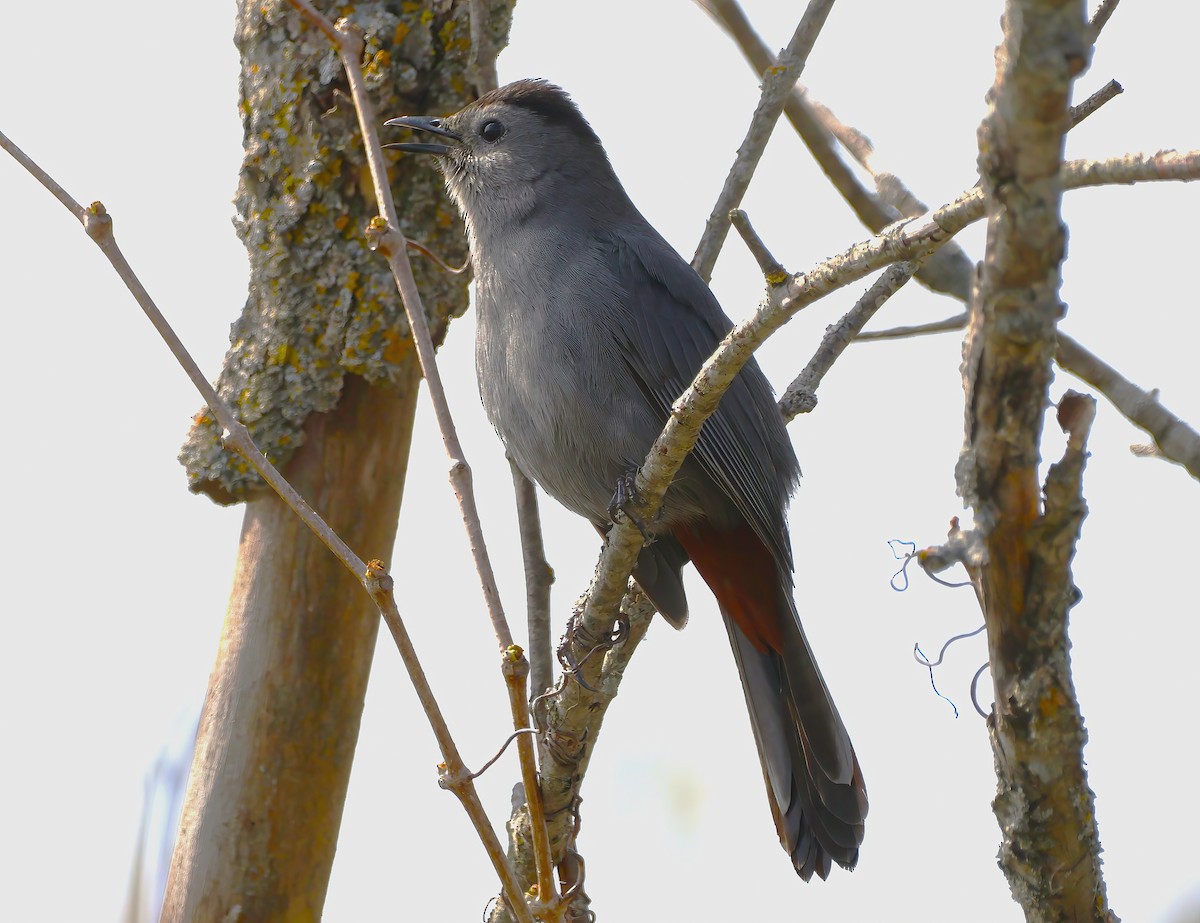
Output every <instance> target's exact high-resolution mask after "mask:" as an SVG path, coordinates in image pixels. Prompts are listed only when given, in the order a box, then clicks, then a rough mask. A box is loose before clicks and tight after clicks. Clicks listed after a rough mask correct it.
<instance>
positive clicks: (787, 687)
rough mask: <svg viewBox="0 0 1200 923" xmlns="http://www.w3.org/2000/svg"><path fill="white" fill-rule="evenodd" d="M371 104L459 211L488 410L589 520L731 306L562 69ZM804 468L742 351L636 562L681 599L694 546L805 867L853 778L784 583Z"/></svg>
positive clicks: (658, 587)
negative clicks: (417, 137) (428, 98)
mask: <svg viewBox="0 0 1200 923" xmlns="http://www.w3.org/2000/svg"><path fill="white" fill-rule="evenodd" d="M387 124H388V125H398V126H404V127H407V128H414V129H418V130H420V131H423V132H427V133H429V134H430V135H433V136H434V138H435V139H436V140H434V141H432V142H419V143H418V142H410V143H403V144H393V145H389V146H390V147H393V148H399V149H401V150H406V151H415V152H420V153H427V154H434V155H436V157H437V163H438V165H439V166H440V168H441V170H442V172H443V173H444V174H445V177H446V187H447V188H448V189H449V191H450V195H451V196H452V197H453V198H454V201H455V202H456V203H457V204H458V207H459V209H460V210H461V212H462V214H463V217H464V218H465V219H466V223H467V232H468V235H469V238H470V245H471V261H472V264H473V267H474V270H475V304H476V309H477V311H478V318H477V321H478V334H477V339H476V342H475V365H476V370H477V372H478V374H479V391H480V395H481V396H482V398H483V405H484V408H485V409H486V410H487V414H488V417H489V419H490V420H491V421H492V423H493V424H494V425H495V427H496V430H497V431H498V432H499V434H500V438H501V439H503V440H504V443H505V445H506V446H507V447H508V450H509V452H510V453H511V454H512V456H513V458H515V459H516V461H517V464H518V465H519V466H520V468H521V470H522V471H524V472H525V474H526V475H528V476H529V477H531V478H533V479H534V480H535V481H537V482H538V483H539V484H540V485H541V486H542V487H543V488H544V489H545V490H546V492H547V493H549V494H550V495H551V496H552V497H554V498H555V499H557V500H558V501H559V502H560V503H562V504H563V505H564V506H566V507H568V508H569V509H571V510H574V511H575V512H576V513H578V514H580V515H581V516H583V517H585V518H587V519H588V520H590V521H591V522H592V524H593V525H595V526H596V527H597V528H598V529H600V530H601V531H602V532H603V531H605V530H607V528H608V527H609V523H610V513H609V509H610V506H611V501H612V498H613V496H614V489H615V488H616V487H617V485H618V484H619V483H620V482H623V481H624V479H626V478H627V477H628V475H629V473H630V471H632V470H633V469H635V468H636V466H637V465H638V464H639V463H640V462H641V461H642V460H643V459H644V458H645V457H646V453H647V452H648V451H649V449H650V445H651V443H652V442H653V441H654V439H655V437H657V436H658V434H659V432H661V430H662V428H663V425H664V424H665V422H666V419H667V416H668V413H669V411H670V407H671V404H672V402H673V401H674V400H675V399H676V398H677V397H678V396H679V395H680V394H681V393H682V392H683V390H684V388H685V387H687V385H688V384H689V383H690V382H691V380H692V378H693V377H694V376H695V374H696V372H697V371H699V369H700V365H701V363H703V361H704V360H705V359H706V358H707V357H708V356H709V355H710V354H711V353H712V352H713V351H714V350H715V349H716V346H717V344H718V343H719V342H720V340H721V339H722V337H724V336H725V334H726V333H727V332H728V331H729V329H730V327H731V326H732V325H731V323H730V321H729V319H728V318H727V317H726V316H725V314H724V313H723V312H722V311H721V307H720V305H719V304H717V301H716V299H715V298H714V297H713V295H712V292H710V291H709V289H708V286H706V285H705V284H704V282H703V281H702V280H701V279H700V277H699V276H698V275H696V273H695V272H694V271H693V270H692V268H691V267H690V266H689V265H688V264H687V263H686V262H685V261H684V260H683V259H682V258H681V257H680V256H679V254H677V253H676V252H675V251H674V250H673V249H672V248H671V246H670V245H669V244H668V243H667V242H666V241H665V240H664V239H663V238H662V237H661V236H660V235H659V233H658V232H657V231H655V230H654V228H652V227H651V226H650V225H649V223H647V221H646V219H645V218H643V217H642V215H641V213H640V212H639V211H638V210H637V208H635V207H634V205H633V203H632V202H631V201H630V200H629V197H628V196H627V195H626V194H625V190H624V189H623V188H622V187H621V183H620V181H619V180H618V179H617V176H616V174H615V173H614V172H613V169H612V167H611V165H610V164H609V162H608V157H607V155H606V154H605V153H604V148H603V146H601V144H600V139H599V138H598V137H597V136H596V133H595V132H594V131H593V130H592V128H591V126H590V125H589V124H588V123H587V121H586V120H585V119H584V118H583V115H582V114H581V113H580V112H579V110H578V109H577V108H576V106H575V104H574V103H573V102H572V101H571V99H570V97H568V96H567V94H566V93H564V92H563V91H562V90H561V89H559V88H558V87H556V86H553V85H551V84H549V83H546V82H544V81H541V80H521V81H518V82H516V83H512V84H509V85H508V86H504V87H501V88H500V89H498V90H494V91H492V92H490V93H488V94H487V95H485V96H483V97H481V98H480V99H479V100H477V101H476V102H474V103H472V104H470V105H469V106H467V107H466V108H464V109H462V110H460V111H459V112H456V113H455V114H454V115H451V116H447V117H446V118H434V117H428V116H405V117H403V118H398V119H392V120H391V121H389V122H388V123H387ZM799 475H800V471H799V466H798V464H797V462H796V456H795V454H794V452H793V451H792V446H791V443H790V441H789V440H788V437H787V432H786V430H785V429H784V424H783V418H782V417H781V416H780V413H779V410H778V408H777V407H776V405H775V401H774V399H773V397H772V395H771V387H770V385H769V384H768V383H767V380H766V378H765V377H764V376H763V374H762V372H761V371H760V370H759V368H758V365H757V364H756V363H754V362H753V361H751V362H750V363H748V364H747V365H746V367H745V368H744V369H743V370H742V372H741V374H740V375H739V376H738V378H737V379H736V380H735V381H734V383H733V386H732V387H731V388H730V389H729V391H728V392H727V393H726V394H725V397H724V398H723V399H722V401H721V404H720V407H719V408H718V410H717V411H716V413H715V414H713V416H712V417H710V418H709V420H708V421H707V422H706V423H705V425H704V428H703V430H702V432H701V434H700V439H699V441H698V442H697V443H696V448H695V450H694V451H693V453H692V454H691V455H690V456H689V457H688V459H687V460H686V461H685V462H684V464H683V467H682V468H681V469H680V472H679V474H678V476H677V477H676V479H675V481H674V483H673V484H672V485H671V487H670V489H669V490H668V491H667V494H666V497H665V499H664V501H663V505H662V513H661V516H660V517H659V518H658V519H656V520H655V521H654V522H652V523H649V524H648V526H647V528H648V530H649V531H650V533H651V536H652V538H653V539H654V540H653V541H652V542H650V543H649V544H647V545H646V546H645V547H644V549H643V550H642V553H641V556H640V557H639V559H638V564H637V568H636V569H635V570H634V577H635V578H636V579H637V581H638V583H639V584H640V585H641V586H642V588H643V589H644V590H645V591H646V593H647V595H649V597H650V599H651V600H652V601H653V602H654V604H655V606H656V607H657V608H658V610H659V611H660V612H661V613H662V615H663V616H664V617H665V618H666V619H667V620H668V621H669V622H671V624H673V625H674V626H675V627H677V628H679V627H682V626H683V623H684V622H685V621H686V620H687V601H686V599H685V598H684V593H683V582H682V576H681V574H680V569H681V568H682V567H683V565H684V564H685V563H687V561H688V559H689V558H690V559H691V561H692V562H693V563H694V564H695V565H696V569H697V570H698V571H699V572H700V576H702V577H703V578H704V580H705V582H706V583H707V584H708V585H709V587H710V588H711V589H712V591H713V593H714V594H715V595H716V597H717V602H718V603H719V604H720V608H721V613H722V615H723V616H724V621H725V627H726V629H727V631H728V632H729V640H730V642H731V644H732V645H733V653H734V657H735V659H736V660H737V665H738V670H739V672H740V673H741V677H742V687H743V689H744V690H745V694H746V704H747V705H748V706H749V709H750V721H751V724H752V725H753V728H754V738H755V741H756V742H757V744H758V753H759V757H760V759H761V761H762V767H763V776H764V778H765V780H766V785H767V795H768V797H769V799H770V802H771V813H772V814H773V815H774V818H775V826H776V828H777V829H778V831H779V838H780V841H781V842H782V843H783V846H784V848H785V849H786V850H787V852H788V854H789V855H790V856H791V859H792V863H793V864H794V865H795V868H796V871H797V872H798V873H799V874H800V877H801V878H803V879H804V880H806V881H807V880H808V879H809V878H811V877H812V874H813V872H816V873H817V874H818V875H820V876H821V877H822V878H824V877H826V876H827V875H828V874H829V870H830V867H831V861H833V862H837V863H838V864H839V865H842V866H845V867H846V868H853V867H854V864H855V863H856V862H857V861H858V847H859V844H860V843H861V842H862V838H863V820H864V818H865V817H866V813H867V793H866V788H865V787H864V785H863V778H862V772H861V770H860V769H859V766H858V759H857V757H856V756H855V755H854V748H853V747H852V746H851V744H850V738H849V736H848V735H847V733H846V729H845V727H844V726H843V725H842V719H841V718H840V717H839V715H838V712H837V709H836V708H835V707H834V705H833V700H832V699H831V697H830V694H829V690H828V688H826V686H825V681H824V680H823V679H822V678H821V673H820V671H819V670H818V669H817V665H816V663H815V661H814V660H813V655H812V651H811V649H810V648H809V645H808V641H807V639H806V638H805V637H804V630H803V629H802V628H801V627H800V619H799V616H798V615H797V613H796V605H795V603H794V602H793V600H792V553H791V545H790V542H789V539H788V531H787V523H786V521H785V519H784V512H785V508H786V506H787V501H788V497H789V495H790V494H791V492H792V490H793V489H794V488H795V486H796V483H797V481H798V479H799Z"/></svg>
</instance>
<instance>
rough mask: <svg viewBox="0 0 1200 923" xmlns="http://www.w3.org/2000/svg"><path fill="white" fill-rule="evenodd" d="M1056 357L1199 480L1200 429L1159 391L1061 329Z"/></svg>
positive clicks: (1163, 456)
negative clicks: (1146, 387) (1173, 409)
mask: <svg viewBox="0 0 1200 923" xmlns="http://www.w3.org/2000/svg"><path fill="white" fill-rule="evenodd" d="M1054 358H1055V359H1056V360H1057V362H1058V364H1059V365H1060V366H1061V367H1062V368H1064V369H1066V370H1067V371H1068V372H1070V373H1071V374H1072V375H1076V376H1078V377H1079V378H1082V379H1083V380H1084V381H1086V382H1087V383H1088V384H1089V385H1091V386H1092V387H1093V388H1095V389H1096V390H1098V391H1100V392H1101V393H1102V394H1103V395H1104V396H1105V397H1107V398H1108V399H1109V400H1110V401H1112V402H1113V405H1114V406H1116V408H1117V409H1118V410H1119V411H1121V413H1122V414H1124V415H1125V416H1126V417H1127V418H1128V419H1129V420H1130V421H1132V422H1133V423H1134V424H1135V425H1137V426H1140V427H1141V428H1142V429H1144V430H1145V431H1146V432H1147V433H1149V434H1150V435H1151V436H1152V437H1153V438H1154V445H1155V447H1156V448H1157V449H1158V452H1157V454H1158V455H1159V457H1161V458H1165V459H1167V460H1168V461H1172V462H1175V463H1176V464H1177V465H1182V466H1183V467H1184V468H1186V469H1187V472H1188V474H1190V475H1191V476H1192V477H1194V478H1196V479H1197V480H1200V433H1197V432H1196V430H1194V429H1192V428H1191V427H1190V426H1188V424H1187V423H1185V422H1184V421H1183V420H1181V419H1179V417H1177V416H1175V415H1174V414H1173V413H1171V412H1170V411H1169V410H1167V408H1166V407H1164V406H1163V405H1162V404H1161V403H1159V400H1158V392H1156V391H1144V390H1142V389H1141V388H1139V387H1138V386H1137V385H1135V384H1134V383H1133V382H1131V381H1130V380H1129V379H1127V378H1125V376H1123V375H1122V374H1121V373H1120V372H1118V371H1117V370H1116V369H1114V368H1113V367H1112V366H1111V365H1109V364H1108V363H1106V362H1104V361H1103V360H1102V359H1100V358H1098V357H1097V356H1094V355H1092V354H1091V353H1090V352H1088V351H1087V350H1086V349H1084V348H1083V347H1082V346H1080V345H1079V343H1077V342H1076V341H1075V340H1073V339H1071V338H1070V337H1069V336H1067V335H1066V334H1065V333H1063V332H1062V331H1061V330H1060V331H1059V333H1058V344H1057V347H1056V349H1055V351H1054Z"/></svg>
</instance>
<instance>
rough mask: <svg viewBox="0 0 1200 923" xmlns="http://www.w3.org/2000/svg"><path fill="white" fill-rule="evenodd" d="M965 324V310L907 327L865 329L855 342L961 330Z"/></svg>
mask: <svg viewBox="0 0 1200 923" xmlns="http://www.w3.org/2000/svg"><path fill="white" fill-rule="evenodd" d="M965 326H967V312H966V311H963V312H962V313H961V314H955V315H954V316H953V317H947V318H944V319H942V320H935V321H931V322H930V323H928V324H913V325H912V326H909V327H889V328H888V329H886V330H865V331H863V332H862V333H860V334H859V335H858V336H856V337H855V338H854V339H855V341H856V342H859V343H861V342H863V341H864V340H903V339H907V338H908V337H920V336H926V335H928V334H930V333H947V332H948V331H951V330H962V329H963V327H965Z"/></svg>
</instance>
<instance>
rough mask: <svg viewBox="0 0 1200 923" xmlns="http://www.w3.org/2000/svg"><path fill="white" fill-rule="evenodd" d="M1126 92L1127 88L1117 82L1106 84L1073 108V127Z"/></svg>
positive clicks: (1112, 81) (1111, 81)
mask: <svg viewBox="0 0 1200 923" xmlns="http://www.w3.org/2000/svg"><path fill="white" fill-rule="evenodd" d="M1124 92H1125V88H1124V87H1123V86H1121V84H1119V83H1117V81H1115V80H1110V81H1108V83H1106V84H1104V86H1102V87H1101V88H1100V89H1098V90H1097V91H1096V92H1095V93H1093V94H1092V95H1091V96H1089V97H1088V98H1087V99H1085V100H1084V101H1083V102H1081V103H1080V104H1079V105H1078V106H1072V107H1071V127H1072V128H1074V127H1075V126H1076V125H1078V124H1079V123H1080V122H1082V121H1083V120H1084V119H1086V118H1087V117H1088V116H1089V115H1091V114H1092V113H1093V112H1095V111H1096V110H1097V109H1099V108H1100V107H1101V106H1103V105H1104V104H1105V103H1106V102H1108V101H1109V100H1110V99H1115V98H1116V97H1117V96H1120V95H1121V94H1122V93H1124Z"/></svg>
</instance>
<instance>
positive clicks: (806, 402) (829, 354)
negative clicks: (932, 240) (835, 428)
mask: <svg viewBox="0 0 1200 923" xmlns="http://www.w3.org/2000/svg"><path fill="white" fill-rule="evenodd" d="M923 262H924V260H923V259H914V260H907V261H906V262H903V263H896V264H894V265H892V266H889V267H888V268H887V269H886V270H885V271H884V272H883V274H882V275H880V277H879V278H878V279H876V280H875V284H874V285H872V286H871V287H870V288H869V289H867V291H866V293H864V294H863V296H862V297H861V298H860V299H858V301H857V302H856V303H855V305H854V307H853V308H851V309H850V310H849V311H847V312H846V315H845V316H844V317H843V318H842V319H841V320H840V321H838V322H837V323H836V324H831V325H830V327H829V329H828V330H826V331H825V336H824V337H822V339H821V344H820V345H819V346H818V347H817V351H816V352H815V353H814V354H813V357H812V358H811V359H809V360H808V365H806V366H805V367H804V370H803V371H802V372H801V373H800V374H799V375H797V376H796V378H795V380H794V381H792V383H791V384H790V385H788V386H787V390H786V391H784V393H783V397H781V398H780V399H779V410H780V412H782V413H783V418H784V419H785V420H787V421H788V422H789V423H790V422H791V421H792V420H793V419H794V418H795V417H796V415H797V414H801V413H810V412H811V411H812V410H813V409H814V408H815V407H816V406H817V387H818V386H819V385H820V384H821V380H822V379H823V378H824V377H825V373H826V372H828V371H829V370H830V369H831V368H832V367H833V363H834V362H836V361H837V358H838V356H840V355H841V354H842V353H843V352H844V351H845V349H846V347H847V346H849V345H850V344H851V343H852V342H853V341H854V338H855V337H856V336H858V335H859V331H861V330H862V328H863V325H865V324H866V323H867V321H869V320H870V319H871V318H872V317H874V316H875V312H876V311H878V310H879V309H880V308H882V307H883V305H884V303H885V302H886V301H887V300H888V299H889V298H891V297H892V295H894V294H896V292H898V291H900V289H901V288H903V287H904V284H905V283H906V282H908V280H909V279H911V278H912V277H913V273H915V272H916V271H917V269H918V268H919V267H920V265H921V263H923Z"/></svg>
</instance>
